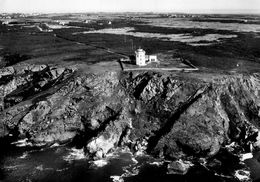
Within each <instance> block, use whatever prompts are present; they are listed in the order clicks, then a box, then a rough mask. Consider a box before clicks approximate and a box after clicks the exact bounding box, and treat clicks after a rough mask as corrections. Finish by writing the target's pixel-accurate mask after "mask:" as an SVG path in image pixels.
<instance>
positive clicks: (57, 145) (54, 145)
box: [50, 143, 60, 148]
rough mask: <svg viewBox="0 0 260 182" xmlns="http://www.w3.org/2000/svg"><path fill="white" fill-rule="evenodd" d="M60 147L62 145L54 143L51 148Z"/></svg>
mask: <svg viewBox="0 0 260 182" xmlns="http://www.w3.org/2000/svg"><path fill="white" fill-rule="evenodd" d="M59 146H60V144H58V143H54V144H53V145H51V146H50V148H54V147H59Z"/></svg>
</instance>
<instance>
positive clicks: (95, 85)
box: [0, 64, 260, 169]
mask: <svg viewBox="0 0 260 182" xmlns="http://www.w3.org/2000/svg"><path fill="white" fill-rule="evenodd" d="M195 77H196V78H195ZM0 91H1V101H0V103H1V115H0V118H1V119H0V137H10V136H12V137H14V138H26V139H27V140H28V141H29V142H30V144H31V145H37V146H39V145H40V146H46V145H47V146H48V145H50V144H53V143H55V142H58V143H63V142H68V141H71V142H72V143H74V144H75V145H77V147H84V151H85V153H86V156H88V157H90V158H94V159H98V158H103V157H105V156H106V155H107V154H108V153H109V152H111V151H113V150H114V149H115V148H117V147H128V148H129V149H130V150H131V151H132V152H133V153H135V152H145V153H148V154H151V155H153V156H155V157H161V158H165V159H167V160H171V161H176V160H179V159H182V160H189V161H199V160H201V159H202V158H203V159H207V160H208V162H207V168H210V166H216V165H218V164H219V163H218V162H216V161H220V162H222V163H223V161H224V162H225V160H226V159H224V158H223V155H219V154H221V153H225V152H231V153H233V154H240V153H245V152H250V151H252V150H256V149H258V148H259V147H260V143H259V137H260V136H259V127H260V75H259V74H252V75H247V74H226V75H210V74H208V75H206V76H193V75H192V74H189V73H187V74H186V75H185V74H169V73H155V72H126V73H122V72H113V71H111V72H103V73H83V72H82V71H78V70H77V69H75V68H70V67H68V68H63V67H57V66H48V65H28V64H18V65H14V66H12V67H6V68H4V69H2V70H1V71H0ZM230 144H231V145H230ZM227 146H228V147H227ZM230 146H232V149H230ZM220 165H222V164H220ZM223 165H224V163H223ZM173 166H174V165H173ZM214 169H215V168H214Z"/></svg>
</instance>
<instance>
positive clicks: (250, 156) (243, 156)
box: [240, 153, 253, 161]
mask: <svg viewBox="0 0 260 182" xmlns="http://www.w3.org/2000/svg"><path fill="white" fill-rule="evenodd" d="M252 158H253V154H252V153H246V154H241V155H240V160H241V161H245V160H247V159H252Z"/></svg>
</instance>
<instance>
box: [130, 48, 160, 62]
mask: <svg viewBox="0 0 260 182" xmlns="http://www.w3.org/2000/svg"><path fill="white" fill-rule="evenodd" d="M135 60H136V65H138V66H145V65H147V64H150V63H152V62H158V60H157V56H156V55H145V51H144V50H143V49H141V48H139V49H137V50H136V51H135Z"/></svg>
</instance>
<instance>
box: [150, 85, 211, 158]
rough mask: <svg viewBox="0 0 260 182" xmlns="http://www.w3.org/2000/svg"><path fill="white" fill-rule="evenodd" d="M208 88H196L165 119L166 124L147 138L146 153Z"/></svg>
mask: <svg viewBox="0 0 260 182" xmlns="http://www.w3.org/2000/svg"><path fill="white" fill-rule="evenodd" d="M208 90H209V87H208V86H206V87H203V88H200V89H198V90H197V91H196V93H195V94H193V95H192V96H190V97H189V98H188V99H187V100H186V101H185V102H183V103H182V104H181V105H180V106H179V107H178V108H177V109H176V111H175V112H174V113H173V114H172V115H171V116H170V117H169V118H168V119H167V121H166V124H165V125H164V126H163V127H162V128H161V129H159V130H158V131H157V132H155V134H154V136H152V137H150V138H149V140H148V146H147V152H148V153H151V152H152V150H153V149H154V148H155V147H156V145H157V144H158V142H159V140H160V139H161V137H163V136H165V135H166V134H168V133H169V132H170V131H171V129H172V127H173V125H174V123H175V121H177V120H178V119H179V118H180V116H181V114H182V113H183V112H185V111H186V110H187V109H188V108H189V107H190V106H191V105H192V104H193V103H194V102H196V101H197V100H198V99H199V98H201V96H202V95H203V94H204V93H205V92H207V91H208Z"/></svg>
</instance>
